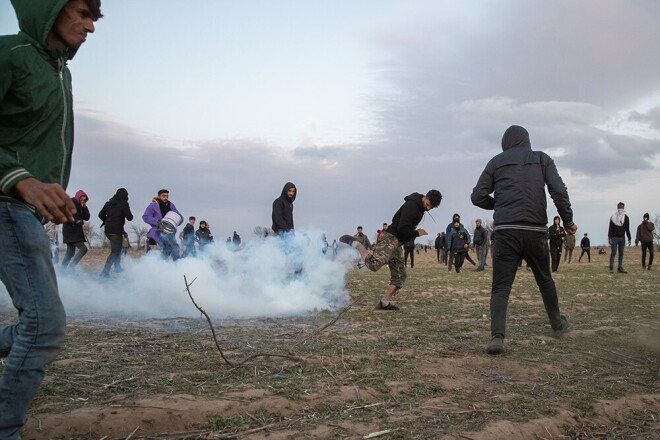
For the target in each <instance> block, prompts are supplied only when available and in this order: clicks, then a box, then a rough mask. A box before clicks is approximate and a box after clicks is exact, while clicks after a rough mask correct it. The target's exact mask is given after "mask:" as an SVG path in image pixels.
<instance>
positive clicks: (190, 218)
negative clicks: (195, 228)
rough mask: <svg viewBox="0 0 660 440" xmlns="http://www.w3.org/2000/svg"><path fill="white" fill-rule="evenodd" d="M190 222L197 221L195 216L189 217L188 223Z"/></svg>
mask: <svg viewBox="0 0 660 440" xmlns="http://www.w3.org/2000/svg"><path fill="white" fill-rule="evenodd" d="M190 220H197V219H196V218H195V217H193V216H190V217H188V221H190Z"/></svg>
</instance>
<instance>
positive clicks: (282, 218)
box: [272, 182, 298, 235]
mask: <svg viewBox="0 0 660 440" xmlns="http://www.w3.org/2000/svg"><path fill="white" fill-rule="evenodd" d="M297 195H298V189H297V188H296V185H294V184H293V183H291V182H287V183H286V184H285V185H284V188H282V194H280V196H279V197H278V198H276V199H275V200H274V201H273V216H272V217H273V232H275V233H276V234H277V235H284V234H287V233H293V202H294V201H295V200H296V196H297Z"/></svg>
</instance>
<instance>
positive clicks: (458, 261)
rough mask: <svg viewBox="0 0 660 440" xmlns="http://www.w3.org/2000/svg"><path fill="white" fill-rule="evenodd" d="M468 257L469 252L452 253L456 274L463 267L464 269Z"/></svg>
mask: <svg viewBox="0 0 660 440" xmlns="http://www.w3.org/2000/svg"><path fill="white" fill-rule="evenodd" d="M466 255H467V252H464V251H457V252H452V256H453V257H454V267H455V268H456V273H458V272H460V271H461V267H463V263H464V262H465V256H466Z"/></svg>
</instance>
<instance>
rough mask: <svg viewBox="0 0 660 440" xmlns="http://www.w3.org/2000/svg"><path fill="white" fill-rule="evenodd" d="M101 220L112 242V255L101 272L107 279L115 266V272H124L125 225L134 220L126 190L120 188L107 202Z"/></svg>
mask: <svg viewBox="0 0 660 440" xmlns="http://www.w3.org/2000/svg"><path fill="white" fill-rule="evenodd" d="M99 218H100V219H101V221H102V222H103V223H101V227H102V228H103V227H105V236H106V237H108V240H110V255H108V258H107V259H106V260H105V266H104V267H103V271H102V272H101V276H102V277H104V278H107V277H109V276H110V270H111V269H112V267H113V266H114V268H115V272H122V271H123V269H122V267H121V248H122V240H123V237H124V235H126V231H124V224H125V223H126V220H128V221H129V222H130V221H131V220H133V213H132V212H131V207H130V205H129V204H128V191H126V188H119V189H118V190H117V191H116V192H115V195H114V196H112V197H111V198H110V200H108V201H107V202H105V205H103V208H101V211H100V212H99Z"/></svg>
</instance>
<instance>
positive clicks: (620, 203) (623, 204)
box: [616, 202, 626, 207]
mask: <svg viewBox="0 0 660 440" xmlns="http://www.w3.org/2000/svg"><path fill="white" fill-rule="evenodd" d="M619 205H621V206H624V207H625V206H626V204H625V203H623V202H619V203H617V204H616V206H619Z"/></svg>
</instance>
